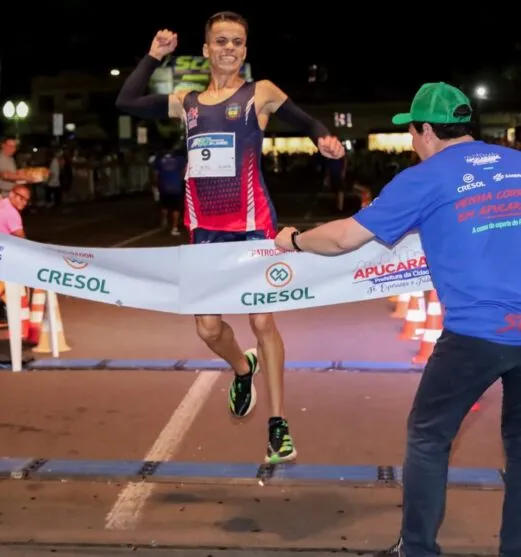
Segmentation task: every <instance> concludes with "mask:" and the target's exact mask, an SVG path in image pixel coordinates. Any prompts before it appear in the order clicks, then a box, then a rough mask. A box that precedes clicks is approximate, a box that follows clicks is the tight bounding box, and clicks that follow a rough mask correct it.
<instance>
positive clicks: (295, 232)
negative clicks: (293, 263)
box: [291, 230, 302, 251]
mask: <svg viewBox="0 0 521 557" xmlns="http://www.w3.org/2000/svg"><path fill="white" fill-rule="evenodd" d="M299 234H300V232H299V231H298V230H295V231H294V232H292V233H291V243H292V244H293V247H294V248H295V250H296V251H302V250H301V249H300V248H299V246H298V244H297V240H296V239H295V238H296V237H297V236H298V235H299Z"/></svg>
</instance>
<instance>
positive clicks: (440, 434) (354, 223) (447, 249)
mask: <svg viewBox="0 0 521 557" xmlns="http://www.w3.org/2000/svg"><path fill="white" fill-rule="evenodd" d="M471 117H472V108H471V104H470V100H469V99H468V98H467V97H466V96H465V95H464V94H463V92H462V91H460V90H459V89H456V88H455V87H452V86H450V85H448V84H446V83H426V84H425V85H423V86H422V87H421V88H420V89H419V91H418V92H417V94H416V95H415V97H414V99H413V101H412V104H411V110H410V112H408V113H406V114H397V115H396V116H395V117H394V118H393V123H394V124H396V125H407V126H408V128H409V132H410V133H411V135H412V145H413V148H414V150H415V151H416V152H417V153H418V155H419V157H420V158H421V159H422V162H421V163H420V164H417V165H415V166H413V167H411V168H408V169H406V170H404V171H403V172H401V173H399V174H397V175H396V176H395V177H394V178H393V180H391V182H389V184H387V185H386V186H385V188H384V189H383V190H382V192H381V194H380V196H379V197H378V198H377V199H375V201H374V202H373V203H372V204H371V205H369V206H368V207H366V208H365V209H362V210H361V211H360V212H359V213H357V214H356V215H354V216H353V217H351V218H349V219H345V220H337V221H334V222H329V223H327V224H324V225H323V226H319V227H317V228H314V229H312V230H307V231H306V232H303V233H302V234H299V233H298V231H296V230H295V229H294V228H285V229H284V230H282V231H281V232H280V233H279V235H278V236H277V238H276V240H275V243H276V244H277V245H278V246H279V247H281V248H289V249H291V248H292V247H296V248H297V249H299V250H301V251H307V252H313V253H318V254H324V255H337V254H340V253H345V252H349V251H352V250H355V249H357V248H358V247H360V246H362V245H363V244H365V243H366V242H368V241H369V240H370V239H372V238H373V237H376V238H377V239H378V240H380V241H382V242H385V243H387V244H389V245H393V244H395V243H396V242H397V241H398V240H399V239H400V238H401V237H402V236H404V235H405V234H407V233H408V232H410V231H412V230H415V229H419V232H420V237H421V241H422V244H423V248H424V250H425V255H426V256H427V261H428V262H429V268H430V271H431V276H432V281H433V283H434V286H435V288H436V290H437V292H438V294H439V297H440V300H441V302H442V304H443V305H444V306H445V310H446V312H445V317H444V330H443V333H442V335H441V336H440V338H439V339H438V342H437V343H436V346H435V348H434V352H433V354H432V356H431V357H430V359H429V361H428V362H427V365H426V366H425V370H424V372H423V375H422V378H421V381H420V384H419V386H418V390H417V393H416V396H415V399H414V402H413V405H412V409H411V412H410V415H409V419H408V423H407V452H406V457H405V463H404V468H403V518H402V528H401V536H400V539H399V541H398V543H396V544H395V545H394V546H392V547H390V548H389V549H386V550H383V551H381V552H378V553H377V554H376V556H375V557H437V556H438V555H439V554H440V548H439V546H438V544H437V543H436V538H437V534H438V531H439V529H440V526H441V524H442V521H443V517H444V512H445V501H446V491H447V476H448V467H449V456H450V451H451V447H452V442H453V440H454V438H455V437H456V434H457V433H458V431H459V429H460V427H461V424H462V422H463V420H464V418H465V416H466V415H467V414H468V412H469V411H470V409H471V408H472V406H473V405H474V403H475V402H476V401H477V400H478V399H479V398H480V397H481V396H482V395H483V393H484V392H485V391H486V390H487V389H488V388H489V387H490V386H491V385H492V384H493V383H495V382H496V381H497V380H499V379H501V382H502V383H503V408H502V419H501V434H502V437H503V443H504V448H505V453H506V474H505V478H504V479H505V497H504V503H503V520H502V524H501V533H500V547H499V555H500V557H519V556H520V555H521V528H520V525H521V280H520V279H519V273H518V272H517V271H518V270H519V269H521V250H520V249H519V246H520V245H521V226H520V220H519V218H520V216H521V211H520V208H521V206H520V203H519V201H518V200H519V198H520V195H521V153H520V152H519V151H517V150H514V149H511V148H507V147H502V146H499V145H488V144H486V143H484V142H482V141H476V140H474V138H473V136H472V124H471Z"/></svg>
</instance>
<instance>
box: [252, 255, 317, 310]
mask: <svg viewBox="0 0 521 557" xmlns="http://www.w3.org/2000/svg"><path fill="white" fill-rule="evenodd" d="M264 278H265V280H266V284H267V287H268V288H269V290H268V289H267V290H264V291H260V292H243V293H242V294H241V303H242V305H244V306H253V307H255V306H266V305H269V304H280V303H287V302H291V301H299V300H313V299H314V298H315V296H314V295H313V294H312V293H311V291H310V288H309V286H304V287H302V288H291V284H292V282H293V279H294V278H295V273H294V271H293V269H292V268H291V266H290V265H288V263H286V262H285V261H279V262H277V263H272V264H271V265H269V266H268V267H267V268H266V270H265V272H264Z"/></svg>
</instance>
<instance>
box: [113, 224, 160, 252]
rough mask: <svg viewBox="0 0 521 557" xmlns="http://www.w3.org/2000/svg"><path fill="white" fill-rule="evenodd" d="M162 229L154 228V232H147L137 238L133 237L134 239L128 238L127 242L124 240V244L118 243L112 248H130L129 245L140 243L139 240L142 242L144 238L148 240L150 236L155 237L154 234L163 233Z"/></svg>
mask: <svg viewBox="0 0 521 557" xmlns="http://www.w3.org/2000/svg"><path fill="white" fill-rule="evenodd" d="M161 230H162V229H161V228H154V229H153V230H147V231H146V232H143V233H142V234H138V235H137V236H132V238H128V239H127V240H123V241H122V242H116V243H115V244H112V246H111V247H113V248H122V247H123V246H128V245H129V244H133V243H134V242H138V241H139V240H142V239H143V238H148V237H149V236H153V235H154V234H157V233H158V232H161Z"/></svg>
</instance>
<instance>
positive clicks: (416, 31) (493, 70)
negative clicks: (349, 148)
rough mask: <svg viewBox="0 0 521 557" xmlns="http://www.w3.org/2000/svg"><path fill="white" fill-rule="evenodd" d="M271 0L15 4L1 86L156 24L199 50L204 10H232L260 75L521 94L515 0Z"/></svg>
mask: <svg viewBox="0 0 521 557" xmlns="http://www.w3.org/2000/svg"><path fill="white" fill-rule="evenodd" d="M267 5H268V6H270V8H269V13H268V11H266V9H265V10H264V12H263V11H262V9H263V3H262V2H255V1H250V2H217V1H216V2H199V3H196V2H193V1H192V2H190V3H189V4H181V3H179V2H175V1H172V2H168V3H166V2H164V3H162V2H155V3H154V2H137V3H136V4H133V3H132V2H130V1H129V2H119V1H110V0H105V1H104V2H101V1H99V0H90V1H87V0H69V1H61V2H60V1H56V0H55V1H53V2H49V3H48V2H39V3H34V4H33V5H32V6H31V4H27V13H26V14H24V15H23V17H22V19H21V20H20V19H19V18H18V20H17V18H16V15H15V14H16V11H15V10H16V8H17V6H16V4H13V3H10V5H9V7H7V6H6V7H5V8H4V7H3V8H2V10H3V11H4V10H6V11H5V13H4V14H3V16H7V18H8V20H11V21H19V23H17V24H13V25H9V24H7V25H6V24H5V21H4V24H3V25H2V31H1V33H0V46H1V49H0V52H1V61H2V81H1V90H0V96H1V97H2V98H4V99H5V98H6V97H8V96H12V95H16V94H27V93H28V92H29V87H30V79H31V77H32V76H33V75H38V74H52V73H53V72H57V71H59V70H61V69H83V70H90V71H101V72H106V71H108V69H109V68H111V67H119V66H124V65H132V64H134V63H135V62H136V60H137V59H139V58H140V57H141V56H142V55H143V54H145V52H146V51H147V49H148V46H149V44H150V41H151V40H152V38H153V36H154V34H155V32H156V30H157V29H158V28H163V27H165V28H170V29H172V30H174V31H177V32H178V34H179V40H180V42H179V47H178V50H177V52H178V54H200V52H201V46H202V43H203V38H204V37H203V29H204V23H205V21H206V19H207V18H208V17H209V16H210V15H212V14H213V13H214V12H216V11H219V10H223V9H229V10H236V11H238V12H239V13H241V14H242V15H244V16H245V17H246V18H247V19H248V20H249V23H250V36H249V54H248V61H249V62H250V63H251V65H252V72H253V77H254V78H255V79H261V78H268V79H272V80H273V81H275V82H276V83H277V84H278V85H279V86H280V87H282V88H286V87H287V88H297V89H298V88H299V87H307V86H308V85H307V71H308V70H307V68H308V66H309V65H310V64H312V63H315V64H319V65H322V66H323V67H325V68H326V69H327V76H328V79H327V82H326V84H325V85H324V87H325V88H326V89H327V90H328V91H330V92H333V93H338V94H339V95H341V96H345V97H346V98H349V99H352V100H386V99H389V100H391V99H400V100H402V99H403V98H404V96H405V97H406V98H408V97H409V96H410V95H411V94H413V93H414V91H415V90H416V89H417V88H418V87H419V85H421V83H423V82H424V81H438V80H446V81H449V82H451V83H454V84H455V85H460V84H461V83H463V82H468V83H471V82H475V81H477V80H479V81H483V80H486V81H487V82H488V84H489V85H490V88H491V93H492V94H493V95H494V96H496V97H497V98H501V97H505V98H506V97H510V98H517V97H519V99H520V100H521V25H519V23H518V22H519V18H518V17H517V8H515V7H514V4H512V5H511V6H512V7H511V8H506V2H494V3H487V4H483V6H482V7H481V8H478V7H477V4H476V3H475V2H473V3H470V2H463V3H457V2H444V1H440V2H424V3H420V2H417V3H414V4H413V3H409V2H397V1H395V2H387V3H383V4H382V7H380V8H377V7H376V4H375V3H374V2H367V1H366V2H363V3H360V4H357V3H347V2H345V3H343V4H341V3H338V4H336V7H333V5H334V4H333V3H332V2H330V3H324V2H320V3H318V4H315V6H317V7H315V8H313V9H312V10H309V11H308V10H304V9H303V8H300V7H299V8H296V9H295V8H292V7H291V6H303V3H302V2H291V1H287V2H278V3H272V2H269V3H268V4H267ZM311 5H313V4H311ZM29 6H31V7H29ZM51 6H52V12H50V7H51ZM158 6H162V7H158ZM183 6H184V7H183ZM194 6H197V7H196V8H195V9H194ZM274 6H277V8H274ZM280 6H284V7H283V8H281V7H280ZM318 6H320V7H318ZM147 7H152V9H148V10H147V9H146V8H147ZM420 10H422V11H423V13H422V12H421V11H420ZM9 12H11V13H9ZM344 12H345V13H344ZM19 17H20V16H19Z"/></svg>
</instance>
